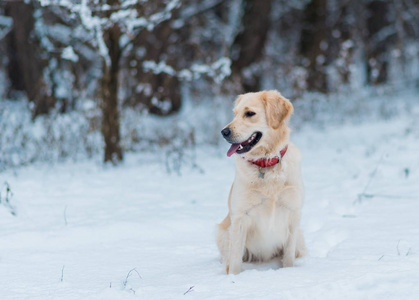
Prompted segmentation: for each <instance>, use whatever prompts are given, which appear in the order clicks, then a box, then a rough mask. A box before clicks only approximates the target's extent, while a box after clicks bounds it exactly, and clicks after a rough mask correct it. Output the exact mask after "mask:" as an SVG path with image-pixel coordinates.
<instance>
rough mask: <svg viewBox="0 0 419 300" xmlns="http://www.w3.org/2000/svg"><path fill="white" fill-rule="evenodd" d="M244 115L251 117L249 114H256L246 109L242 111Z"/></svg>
mask: <svg viewBox="0 0 419 300" xmlns="http://www.w3.org/2000/svg"><path fill="white" fill-rule="evenodd" d="M244 115H245V116H246V117H251V116H254V115H256V113H254V112H253V111H246V112H245V113H244Z"/></svg>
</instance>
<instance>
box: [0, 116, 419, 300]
mask: <svg viewBox="0 0 419 300" xmlns="http://www.w3.org/2000/svg"><path fill="white" fill-rule="evenodd" d="M297 113H298V112H297ZM418 113H419V112H417V113H414V112H413V113H412V115H411V116H409V117H403V118H398V119H393V120H390V121H386V122H385V121H375V122H373V123H368V124H361V125H346V126H339V127H334V128H333V127H331V126H329V127H326V128H325V129H324V130H320V129H315V128H310V127H308V126H306V127H304V128H302V129H301V130H299V131H298V132H294V133H293V140H294V141H295V143H296V144H297V145H298V146H299V147H300V148H301V150H302V153H303V155H304V161H303V174H304V180H305V184H306V201H305V205H304V209H303V216H302V228H303V230H304V233H305V238H306V243H307V247H308V256H307V257H305V258H303V259H299V260H297V264H296V266H295V267H293V268H287V269H283V268H279V266H278V264H277V263H276V262H272V263H265V264H245V266H244V268H245V271H244V272H242V273H241V274H239V275H225V274H224V269H223V267H222V265H221V263H220V261H219V256H218V250H217V247H216V245H215V224H216V223H217V222H220V221H221V220H222V219H223V217H224V216H225V214H226V212H227V196H228V192H229V188H230V184H231V182H232V181H233V176H234V166H233V160H232V159H231V158H230V159H229V158H227V157H226V156H225V153H224V152H226V150H227V148H228V146H227V145H224V147H221V149H219V150H217V149H209V150H208V149H206V150H205V151H204V149H200V150H199V151H198V156H197V157H198V158H197V163H198V165H199V167H200V168H202V169H203V170H204V173H200V172H199V171H198V170H197V169H187V168H183V169H182V175H181V176H177V175H169V174H167V173H166V169H165V162H164V159H161V157H162V156H163V155H159V154H153V155H151V154H147V155H146V154H136V155H129V156H127V158H126V161H125V163H124V164H123V165H122V166H119V167H110V166H106V167H103V166H101V165H100V164H96V163H94V162H84V163H83V162H78V163H74V164H72V163H62V164H57V165H48V164H38V165H32V166H29V167H26V168H22V169H19V170H17V171H12V170H10V171H6V172H3V173H0V184H1V185H2V184H3V182H5V181H7V182H8V183H9V184H10V187H11V189H12V192H13V193H14V197H13V198H12V199H11V203H12V204H13V205H14V206H16V207H17V213H18V215H17V216H16V217H13V216H12V215H10V214H9V213H8V211H7V208H6V207H5V206H2V205H1V204H0V291H1V292H0V297H1V299H7V300H9V299H43V300H45V299H60V300H66V299H101V300H102V299H112V300H114V299H136V298H138V299H187V298H189V299H322V300H323V299H351V300H352V299H380V300H381V299H417V297H418V295H419V285H418V282H419V256H418V254H419V217H418V216H419V185H418V182H419V126H418V125H419V122H418V121H417V120H419V118H418V115H417V114H418ZM415 114H416V115H415ZM360 194H363V196H359V195H360ZM134 268H135V271H131V273H130V275H129V276H128V278H127V274H128V273H129V272H130V270H132V269H134ZM136 271H138V274H139V275H140V276H141V277H140V276H139V275H138V274H137V273H136ZM191 287H193V288H191ZM190 288H191V289H190ZM189 289H190V290H189ZM188 290H189V292H187V291H188ZM186 292H187V293H186ZM184 293H186V294H184Z"/></svg>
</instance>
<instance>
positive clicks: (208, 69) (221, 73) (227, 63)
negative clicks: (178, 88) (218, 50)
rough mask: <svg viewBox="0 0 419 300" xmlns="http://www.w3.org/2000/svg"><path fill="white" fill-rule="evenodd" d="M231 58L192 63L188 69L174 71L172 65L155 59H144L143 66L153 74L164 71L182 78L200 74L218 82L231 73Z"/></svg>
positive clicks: (190, 78)
mask: <svg viewBox="0 0 419 300" xmlns="http://www.w3.org/2000/svg"><path fill="white" fill-rule="evenodd" d="M230 67H231V60H230V58H228V57H221V58H220V59H218V60H217V61H215V62H214V63H212V64H210V65H206V64H193V65H192V66H191V67H190V68H188V69H182V70H180V71H176V70H175V69H173V67H171V66H169V65H167V64H166V62H164V61H160V62H158V63H156V62H155V61H150V60H149V61H145V62H144V63H143V68H144V70H145V71H151V72H153V73H154V74H161V73H165V74H168V75H171V76H176V77H178V78H180V79H184V80H188V81H190V80H196V79H199V78H200V77H201V76H202V75H206V76H208V77H210V78H212V79H213V80H214V81H215V82H217V83H220V82H222V81H223V80H224V79H225V78H226V77H228V76H229V75H230V74H231V68H230Z"/></svg>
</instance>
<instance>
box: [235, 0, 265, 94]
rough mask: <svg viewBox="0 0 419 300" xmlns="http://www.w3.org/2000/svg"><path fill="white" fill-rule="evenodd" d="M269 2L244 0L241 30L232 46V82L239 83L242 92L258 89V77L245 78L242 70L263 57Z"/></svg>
mask: <svg viewBox="0 0 419 300" xmlns="http://www.w3.org/2000/svg"><path fill="white" fill-rule="evenodd" d="M271 6H272V1H271V0H244V15H243V18H242V22H241V23H242V25H243V30H242V31H241V32H240V33H239V34H238V35H237V36H236V38H235V40H234V42H233V46H232V58H233V63H232V66H231V69H232V73H233V74H232V75H233V80H236V78H238V80H239V81H240V82H241V85H242V89H243V91H244V92H255V91H257V90H259V89H260V83H259V80H260V75H261V74H256V73H257V72H256V73H253V74H252V76H251V77H247V78H246V77H245V76H244V74H243V70H244V69H245V68H247V67H249V66H250V65H252V64H253V63H255V62H257V61H259V60H260V59H261V58H262V57H263V51H264V48H265V43H266V40H267V36H268V31H269V29H270V14H271Z"/></svg>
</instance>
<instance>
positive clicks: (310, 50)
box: [300, 0, 330, 93]
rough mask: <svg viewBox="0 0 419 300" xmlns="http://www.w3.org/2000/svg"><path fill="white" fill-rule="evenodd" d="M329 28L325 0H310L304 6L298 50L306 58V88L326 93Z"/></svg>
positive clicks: (327, 89)
mask: <svg viewBox="0 0 419 300" xmlns="http://www.w3.org/2000/svg"><path fill="white" fill-rule="evenodd" d="M329 34H330V29H329V28H328V26H327V0H311V1H310V2H309V3H308V4H307V5H306V6H305V8H304V17H303V29H302V32H301V40H300V52H301V54H302V55H303V57H304V58H305V59H306V60H307V63H305V65H307V67H306V68H307V70H308V77H307V88H308V89H309V90H312V91H318V92H321V93H327V92H328V91H329V88H328V84H327V74H326V65H327V59H328V56H327V49H328V46H329V45H328V41H329Z"/></svg>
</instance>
